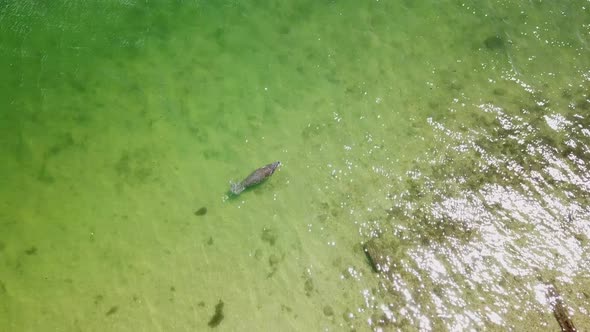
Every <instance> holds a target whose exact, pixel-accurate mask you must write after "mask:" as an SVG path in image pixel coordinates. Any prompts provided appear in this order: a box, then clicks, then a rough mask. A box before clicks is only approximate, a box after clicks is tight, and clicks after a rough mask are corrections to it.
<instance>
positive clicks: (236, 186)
mask: <svg viewBox="0 0 590 332" xmlns="http://www.w3.org/2000/svg"><path fill="white" fill-rule="evenodd" d="M230 185H231V189H230V191H231V192H232V194H234V195H239V194H240V193H241V192H242V191H244V189H246V188H245V187H244V185H242V183H241V182H238V183H234V182H230Z"/></svg>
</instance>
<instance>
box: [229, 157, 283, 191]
mask: <svg viewBox="0 0 590 332" xmlns="http://www.w3.org/2000/svg"><path fill="white" fill-rule="evenodd" d="M280 165H281V162H280V161H275V162H274V163H271V164H268V165H266V166H263V167H260V168H259V169H257V170H255V171H254V172H252V174H250V175H248V177H247V178H245V179H244V180H242V181H241V182H238V183H231V189H230V191H231V192H232V194H234V195H239V194H240V193H241V192H242V191H244V190H245V189H246V188H248V187H251V186H253V185H256V184H259V183H260V182H262V181H264V180H266V178H268V177H270V176H271V175H272V174H273V173H274V172H275V170H276V169H277V168H278V167H279V166H280Z"/></svg>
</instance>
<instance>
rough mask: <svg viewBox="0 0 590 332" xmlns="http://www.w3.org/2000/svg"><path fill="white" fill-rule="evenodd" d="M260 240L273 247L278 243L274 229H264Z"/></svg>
mask: <svg viewBox="0 0 590 332" xmlns="http://www.w3.org/2000/svg"><path fill="white" fill-rule="evenodd" d="M260 238H261V239H262V241H264V242H267V243H268V244H270V245H271V246H274V245H275V243H276V242H277V238H278V235H277V232H276V231H275V230H274V229H272V228H266V227H265V228H263V229H262V235H261V236H260Z"/></svg>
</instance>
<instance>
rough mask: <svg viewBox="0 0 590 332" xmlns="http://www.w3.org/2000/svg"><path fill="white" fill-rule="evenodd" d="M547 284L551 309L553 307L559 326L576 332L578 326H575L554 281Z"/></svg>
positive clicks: (567, 330)
mask: <svg viewBox="0 0 590 332" xmlns="http://www.w3.org/2000/svg"><path fill="white" fill-rule="evenodd" d="M546 285H547V298H548V299H549V304H550V305H551V309H553V315H554V316H555V319H556V320H557V323H558V324H559V327H561V331H562V332H576V331H577V330H576V327H575V326H574V322H572V320H571V318H570V315H569V314H568V312H567V309H566V307H565V304H564V303H563V299H562V297H561V294H559V292H558V291H557V288H556V287H555V285H554V284H553V283H547V284H546Z"/></svg>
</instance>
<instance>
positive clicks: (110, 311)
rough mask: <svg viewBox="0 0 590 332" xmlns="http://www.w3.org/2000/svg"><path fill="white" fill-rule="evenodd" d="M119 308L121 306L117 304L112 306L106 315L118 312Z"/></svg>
mask: <svg viewBox="0 0 590 332" xmlns="http://www.w3.org/2000/svg"><path fill="white" fill-rule="evenodd" d="M118 310H119V307H118V306H116V305H115V306H112V307H111V308H110V309H109V311H107V312H106V314H105V316H110V315H112V314H114V313H116V312H117V311H118Z"/></svg>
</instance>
